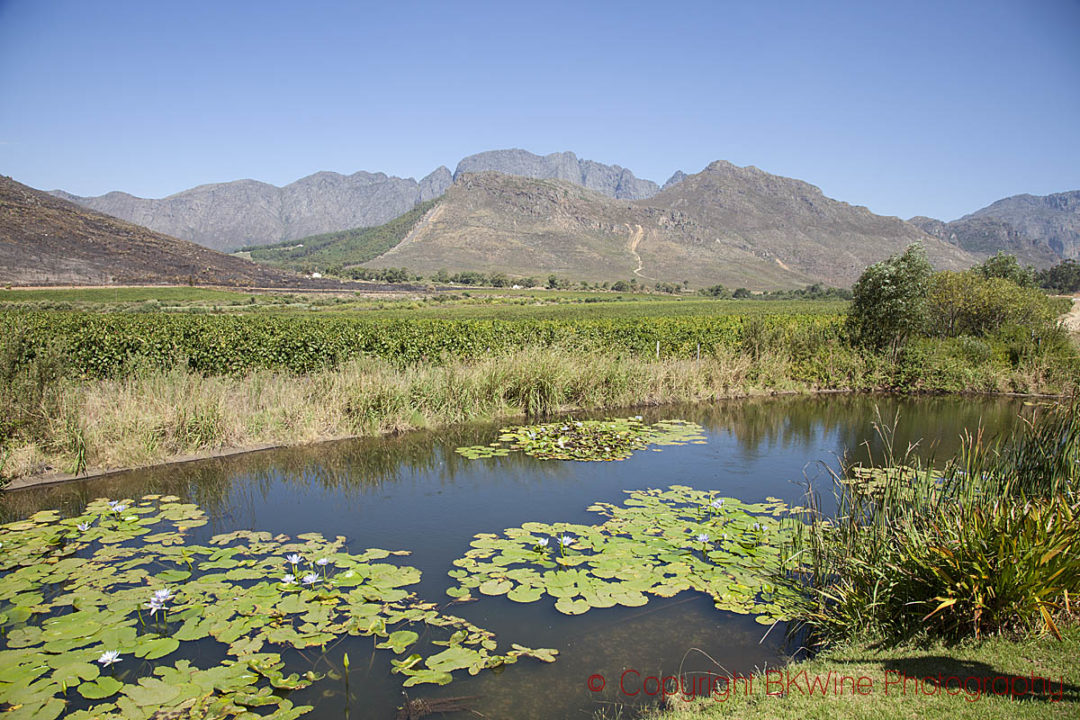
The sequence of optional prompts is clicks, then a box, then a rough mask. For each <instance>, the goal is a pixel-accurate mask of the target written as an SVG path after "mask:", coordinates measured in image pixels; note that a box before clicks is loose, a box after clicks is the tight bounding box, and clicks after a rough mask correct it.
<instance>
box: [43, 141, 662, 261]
mask: <svg viewBox="0 0 1080 720" xmlns="http://www.w3.org/2000/svg"><path fill="white" fill-rule="evenodd" d="M486 170H492V171H495V172H501V173H505V174H508V175H524V176H527V177H535V178H542V179H560V180H568V181H570V182H573V183H576V184H578V185H581V186H583V187H587V188H590V189H593V190H597V191H599V192H601V193H604V194H605V195H610V196H611V197H617V198H628V199H637V198H647V197H651V196H652V195H655V194H656V193H657V192H658V191H659V190H660V187H659V186H658V185H657V184H656V183H654V182H651V181H649V180H640V179H638V178H636V177H634V173H632V172H630V171H629V170H626V169H625V168H621V167H619V166H618V165H604V164H602V163H598V162H593V161H592V160H579V159H578V157H577V156H576V155H574V153H572V152H563V153H552V154H550V155H545V156H540V155H534V154H532V153H530V152H526V151H524V150H495V151H491V152H483V153H479V154H477V155H470V156H469V157H467V158H464V159H463V160H462V161H461V162H459V163H458V166H457V169H456V171H455V172H454V173H453V174H451V172H450V170H448V169H447V168H446V167H439V168H436V169H435V170H433V171H432V172H431V173H430V174H428V175H427V176H426V177H424V178H423V179H422V180H420V181H419V182H417V181H416V180H414V179H412V178H399V177H393V176H389V175H386V174H384V173H369V172H357V173H354V174H352V175H340V174H338V173H334V172H317V173H315V174H314V175H309V176H307V177H305V178H301V179H300V180H297V181H296V182H293V183H290V184H288V185H285V186H284V187H277V186H275V185H270V184H268V183H264V182H258V181H256V180H236V181H233V182H227V183H215V184H210V185H199V186H198V187H194V188H191V189H189V190H183V191H181V192H178V193H176V194H174V195H169V196H168V197H164V198H160V199H153V198H140V197H135V196H134V195H129V194H128V193H125V192H119V191H114V192H110V193H106V194H105V195H98V196H96V197H80V196H78V195H72V194H71V193H68V192H65V191H63V190H53V191H52V194H54V195H56V196H57V197H60V198H63V199H65V200H70V201H71V202H74V203H78V204H79V205H82V206H84V207H88V208H90V209H91V210H97V211H98V212H103V213H106V214H108V215H112V216H114V217H118V218H121V219H123V220H127V221H128V222H133V223H137V224H139V225H144V226H146V227H148V228H150V229H152V230H157V231H158V232H163V233H166V234H168V235H173V236H175V237H180V238H184V239H185V240H190V241H192V242H197V243H199V244H200V245H205V246H207V247H210V248H214V249H215V250H235V249H237V248H241V247H245V246H255V245H271V244H274V243H280V242H284V241H289V240H299V239H301V238H304V237H307V236H309V235H317V234H320V233H326V232H332V231H336V230H346V229H350V228H357V227H372V226H376V225H382V224H383V223H386V222H389V221H390V220H392V219H394V218H396V217H398V216H399V215H401V214H403V213H405V212H407V211H408V210H410V209H412V208H413V207H415V206H416V205H418V204H420V203H423V202H426V201H428V200H431V199H433V198H436V197H438V196H440V195H442V194H443V193H444V192H446V189H447V188H448V187H450V184H451V183H452V182H453V181H454V179H455V178H457V177H460V176H461V175H463V174H466V173H473V172H482V171H486Z"/></svg>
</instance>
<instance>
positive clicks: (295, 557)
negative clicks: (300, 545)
mask: <svg viewBox="0 0 1080 720" xmlns="http://www.w3.org/2000/svg"><path fill="white" fill-rule="evenodd" d="M303 559H304V556H303V555H300V554H298V553H292V554H290V555H286V556H285V560H286V562H288V563H289V564H291V565H299V564H300V561H301V560H303Z"/></svg>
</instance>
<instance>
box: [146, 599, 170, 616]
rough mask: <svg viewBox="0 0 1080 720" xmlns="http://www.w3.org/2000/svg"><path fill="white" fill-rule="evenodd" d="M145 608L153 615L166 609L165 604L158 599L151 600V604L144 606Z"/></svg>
mask: <svg viewBox="0 0 1080 720" xmlns="http://www.w3.org/2000/svg"><path fill="white" fill-rule="evenodd" d="M143 607H144V608H146V609H147V610H149V611H150V614H151V615H156V614H157V611H158V610H164V609H165V602H164V601H163V600H158V599H157V598H156V597H152V598H150V602H148V603H146V604H145V605H143Z"/></svg>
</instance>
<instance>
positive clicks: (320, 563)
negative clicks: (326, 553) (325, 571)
mask: <svg viewBox="0 0 1080 720" xmlns="http://www.w3.org/2000/svg"><path fill="white" fill-rule="evenodd" d="M315 564H316V565H318V566H319V567H326V566H327V565H329V564H330V558H319V559H318V560H316V561H315Z"/></svg>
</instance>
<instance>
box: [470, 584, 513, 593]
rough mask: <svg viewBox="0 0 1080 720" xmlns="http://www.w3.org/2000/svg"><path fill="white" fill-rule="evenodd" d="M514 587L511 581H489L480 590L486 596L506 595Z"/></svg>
mask: <svg viewBox="0 0 1080 720" xmlns="http://www.w3.org/2000/svg"><path fill="white" fill-rule="evenodd" d="M512 587H513V583H511V582H510V581H509V580H488V581H487V582H485V583H481V584H480V587H479V588H478V589H479V590H480V592H482V593H484V594H485V595H504V594H506V593H507V592H509V590H510V588H512Z"/></svg>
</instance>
